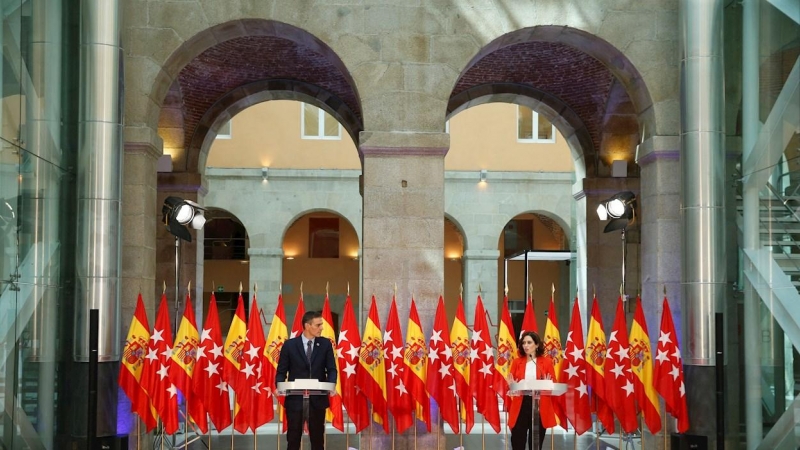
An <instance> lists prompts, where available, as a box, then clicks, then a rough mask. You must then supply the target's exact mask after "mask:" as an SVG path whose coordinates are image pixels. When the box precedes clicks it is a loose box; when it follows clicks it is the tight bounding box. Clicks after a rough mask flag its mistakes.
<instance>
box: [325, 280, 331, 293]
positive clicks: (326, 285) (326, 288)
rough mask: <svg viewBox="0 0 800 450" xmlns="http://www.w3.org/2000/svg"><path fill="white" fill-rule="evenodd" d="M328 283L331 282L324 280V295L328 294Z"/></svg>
mask: <svg viewBox="0 0 800 450" xmlns="http://www.w3.org/2000/svg"><path fill="white" fill-rule="evenodd" d="M330 284H331V283H330V282H329V281H326V282H325V295H326V296H327V295H328V286H330Z"/></svg>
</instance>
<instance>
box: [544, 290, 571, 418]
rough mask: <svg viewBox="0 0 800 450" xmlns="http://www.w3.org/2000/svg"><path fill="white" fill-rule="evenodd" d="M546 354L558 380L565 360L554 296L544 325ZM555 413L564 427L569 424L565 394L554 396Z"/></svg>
mask: <svg viewBox="0 0 800 450" xmlns="http://www.w3.org/2000/svg"><path fill="white" fill-rule="evenodd" d="M542 340H543V341H544V354H545V356H548V357H550V359H551V360H553V369H555V372H556V380H560V379H561V362H562V361H563V360H564V352H563V351H562V350H561V333H559V331H558V317H557V316H556V304H555V301H554V300H553V297H552V296H551V297H550V308H549V309H548V310H547V322H546V324H545V327H544V337H543V339H542ZM553 413H554V414H555V416H556V417H555V418H556V423H557V424H558V425H560V426H562V427H564V428H566V426H567V416H566V411H565V404H564V398H563V396H562V397H561V398H559V397H555V398H553Z"/></svg>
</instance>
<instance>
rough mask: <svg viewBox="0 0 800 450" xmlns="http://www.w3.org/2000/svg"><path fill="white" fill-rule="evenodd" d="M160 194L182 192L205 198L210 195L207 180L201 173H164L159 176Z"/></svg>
mask: <svg viewBox="0 0 800 450" xmlns="http://www.w3.org/2000/svg"><path fill="white" fill-rule="evenodd" d="M158 190H159V192H175V193H177V192H181V193H189V194H197V196H198V197H203V196H205V195H206V194H207V193H208V188H207V187H206V186H205V180H204V179H203V176H202V175H200V174H199V173H189V172H162V173H159V174H158Z"/></svg>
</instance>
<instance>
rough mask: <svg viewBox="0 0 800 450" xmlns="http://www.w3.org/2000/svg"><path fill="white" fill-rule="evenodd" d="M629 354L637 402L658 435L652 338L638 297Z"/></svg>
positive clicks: (659, 420)
mask: <svg viewBox="0 0 800 450" xmlns="http://www.w3.org/2000/svg"><path fill="white" fill-rule="evenodd" d="M628 354H629V355H630V357H631V370H632V371H633V388H634V392H635V393H636V402H637V403H638V405H639V410H640V411H641V412H642V415H643V416H644V422H645V423H646V424H647V428H649V429H650V432H651V433H653V434H656V433H658V432H659V431H660V430H661V412H660V410H659V406H658V394H657V393H656V389H655V387H654V386H653V351H652V349H651V346H650V336H649V335H648V334H647V322H646V321H645V318H644V311H642V299H641V298H639V297H638V296H637V297H636V313H634V316H633V324H632V325H631V334H630V347H628Z"/></svg>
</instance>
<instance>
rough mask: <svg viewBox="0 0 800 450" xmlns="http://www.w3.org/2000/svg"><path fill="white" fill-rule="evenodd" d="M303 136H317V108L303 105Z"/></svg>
mask: <svg viewBox="0 0 800 450" xmlns="http://www.w3.org/2000/svg"><path fill="white" fill-rule="evenodd" d="M303 136H305V137H317V136H319V108H317V107H316V106H314V105H309V104H308V103H303Z"/></svg>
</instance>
